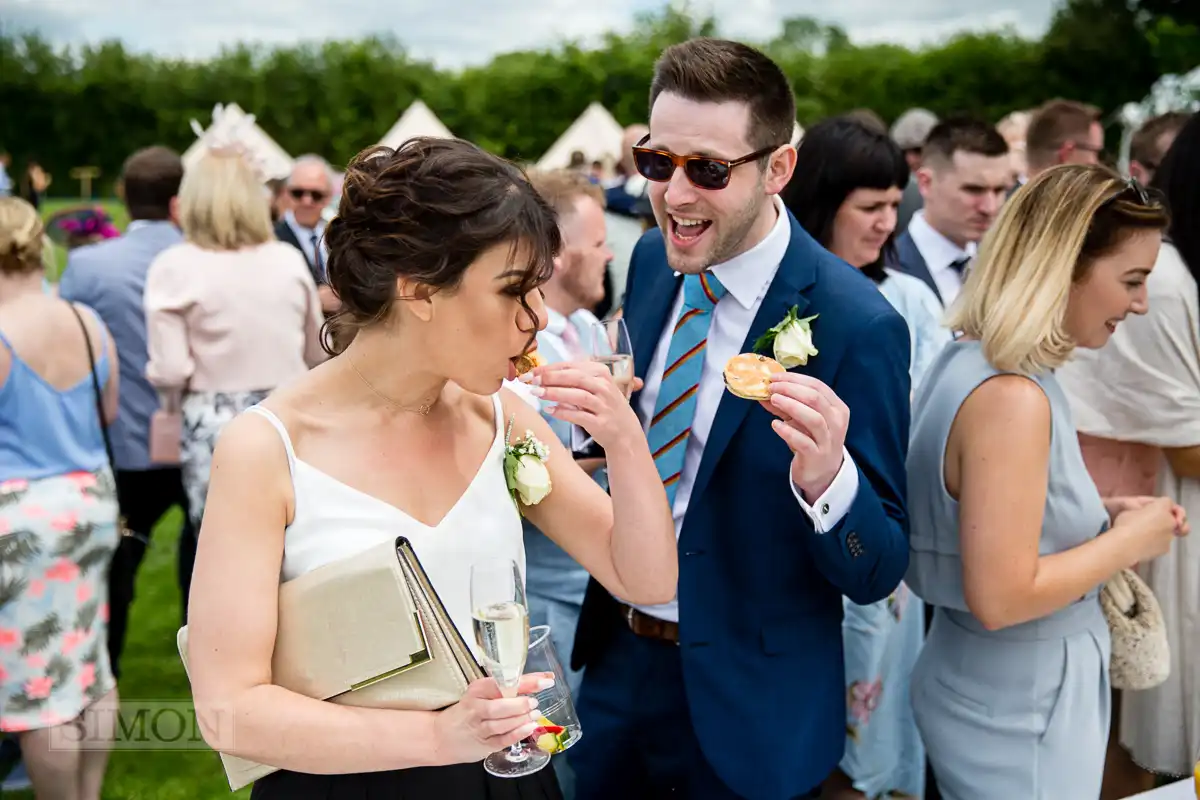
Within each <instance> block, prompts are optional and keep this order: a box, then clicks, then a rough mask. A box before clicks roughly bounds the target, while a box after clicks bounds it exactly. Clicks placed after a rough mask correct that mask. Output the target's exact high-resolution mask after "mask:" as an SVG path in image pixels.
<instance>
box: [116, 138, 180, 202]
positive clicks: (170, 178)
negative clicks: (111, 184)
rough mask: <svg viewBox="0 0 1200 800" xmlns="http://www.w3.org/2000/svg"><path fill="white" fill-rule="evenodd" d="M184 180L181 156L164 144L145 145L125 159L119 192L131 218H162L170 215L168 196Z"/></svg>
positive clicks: (169, 197)
mask: <svg viewBox="0 0 1200 800" xmlns="http://www.w3.org/2000/svg"><path fill="white" fill-rule="evenodd" d="M182 182H183V160H182V159H180V157H179V154H178V153H176V152H175V151H174V150H171V149H170V148H167V147H147V148H144V149H142V150H138V151H137V152H136V153H134V154H133V155H131V156H130V157H129V158H128V159H126V160H125V166H124V167H122V168H121V193H122V196H123V197H124V198H125V207H126V208H127V209H129V218H130V219H147V220H163V219H168V218H169V217H170V216H171V198H173V197H175V196H176V195H178V194H179V184H180V183H182Z"/></svg>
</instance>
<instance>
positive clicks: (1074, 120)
mask: <svg viewBox="0 0 1200 800" xmlns="http://www.w3.org/2000/svg"><path fill="white" fill-rule="evenodd" d="M1103 153H1104V127H1103V126H1102V125H1101V124H1100V109H1098V108H1096V107H1095V106H1089V105H1087V104H1085V103H1076V102H1075V101H1073V100H1051V101H1049V102H1048V103H1046V104H1044V105H1043V106H1041V107H1040V108H1038V109H1037V110H1036V111H1035V112H1034V114H1033V118H1032V119H1030V120H1029V130H1028V131H1027V132H1026V133H1025V157H1026V160H1027V161H1028V163H1029V179H1030V180H1033V178H1034V177H1035V176H1037V175H1039V174H1040V173H1042V172H1045V171H1046V170H1048V169H1050V168H1051V167H1053V166H1057V165H1059V164H1099V163H1100V159H1101V156H1102V155H1103Z"/></svg>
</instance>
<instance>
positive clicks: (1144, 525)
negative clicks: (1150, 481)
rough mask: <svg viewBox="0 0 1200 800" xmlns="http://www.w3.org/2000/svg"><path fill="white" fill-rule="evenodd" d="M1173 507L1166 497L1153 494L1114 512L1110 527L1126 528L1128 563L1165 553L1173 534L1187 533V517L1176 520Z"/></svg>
mask: <svg viewBox="0 0 1200 800" xmlns="http://www.w3.org/2000/svg"><path fill="white" fill-rule="evenodd" d="M1177 509H1178V506H1176V504H1175V503H1173V502H1171V499H1170V498H1169V497H1156V498H1154V499H1153V500H1150V501H1149V502H1147V503H1145V504H1144V505H1142V506H1140V507H1137V508H1129V509H1126V510H1125V511H1122V512H1121V513H1120V514H1118V515H1117V518H1116V519H1115V520H1113V527H1114V528H1119V529H1121V530H1124V531H1127V533H1126V539H1127V541H1128V542H1129V544H1130V548H1131V552H1130V556H1131V563H1132V564H1137V563H1140V562H1142V561H1150V560H1153V559H1155V558H1158V557H1159V556H1161V555H1164V554H1166V552H1167V551H1168V550H1170V549H1171V542H1173V541H1174V540H1175V537H1176V536H1180V535H1186V534H1187V532H1188V529H1187V521H1186V520H1184V521H1183V522H1182V523H1181V522H1180V519H1179V514H1178V511H1177Z"/></svg>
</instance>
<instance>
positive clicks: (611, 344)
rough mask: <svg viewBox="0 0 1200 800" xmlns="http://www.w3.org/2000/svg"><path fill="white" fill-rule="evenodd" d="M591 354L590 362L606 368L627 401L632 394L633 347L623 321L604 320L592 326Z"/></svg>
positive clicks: (619, 319) (617, 319)
mask: <svg viewBox="0 0 1200 800" xmlns="http://www.w3.org/2000/svg"><path fill="white" fill-rule="evenodd" d="M592 353H593V354H594V355H593V356H592V360H593V361H599V362H600V363H601V364H603V365H605V366H606V367H608V371H609V372H611V373H612V376H613V380H614V381H616V383H617V386H618V387H620V389H621V391H622V392H623V393H624V394H625V399H626V400H628V399H629V395H631V394H632V393H633V345H632V344H631V343H630V341H629V329H628V328H627V327H626V326H625V320H624V319H621V318H619V317H618V318H616V319H606V320H604V321H603V322H597V323H596V324H595V325H593V326H592Z"/></svg>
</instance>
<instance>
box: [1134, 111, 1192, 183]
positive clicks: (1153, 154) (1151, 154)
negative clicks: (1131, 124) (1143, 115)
mask: <svg viewBox="0 0 1200 800" xmlns="http://www.w3.org/2000/svg"><path fill="white" fill-rule="evenodd" d="M1191 116H1192V115H1191V114H1185V113H1183V112H1182V111H1168V112H1167V113H1166V114H1159V115H1158V116H1157V117H1151V118H1150V119H1148V120H1146V122H1145V124H1143V125H1142V127H1140V128H1138V129H1137V131H1136V132H1135V133H1134V134H1133V138H1131V139H1130V140H1129V158H1130V160H1132V161H1136V162H1138V163H1139V164H1141V165H1142V166H1144V167H1149V168H1150V169H1158V165H1159V163H1160V162H1161V161H1162V159H1163V156H1165V155H1166V152H1164V151H1163V150H1162V148H1160V147H1159V146H1158V141H1159V139H1161V138H1162V137H1163V136H1164V135H1166V134H1168V133H1179V131H1181V130H1182V129H1183V126H1184V125H1186V124H1187V121H1188V120H1189V119H1191Z"/></svg>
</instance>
